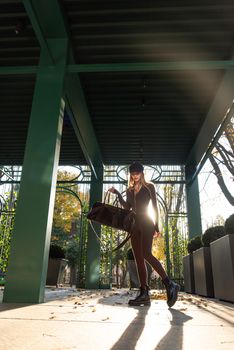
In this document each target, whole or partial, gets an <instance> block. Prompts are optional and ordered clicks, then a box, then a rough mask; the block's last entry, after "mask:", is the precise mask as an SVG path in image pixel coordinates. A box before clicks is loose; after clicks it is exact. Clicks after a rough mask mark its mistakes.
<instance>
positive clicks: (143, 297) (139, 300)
mask: <svg viewBox="0 0 234 350" xmlns="http://www.w3.org/2000/svg"><path fill="white" fill-rule="evenodd" d="M128 305H129V306H140V305H150V297H149V287H148V286H147V287H141V288H140V294H139V295H138V296H137V297H136V298H135V299H130V300H129V302H128Z"/></svg>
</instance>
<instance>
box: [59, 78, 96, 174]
mask: <svg viewBox="0 0 234 350" xmlns="http://www.w3.org/2000/svg"><path fill="white" fill-rule="evenodd" d="M65 91H66V95H65V101H66V110H67V112H68V114H69V117H70V120H71V122H72V125H73V128H74V131H75V133H76V136H77V138H78V140H79V144H80V146H81V148H82V151H83V153H84V156H85V158H86V161H87V163H88V164H89V165H90V167H91V169H92V172H93V174H94V176H95V178H96V179H97V178H98V177H99V171H98V169H100V168H102V167H103V162H102V157H101V151H100V149H99V145H98V142H97V139H96V135H95V131H94V129H93V125H92V122H91V120H90V116H89V112H88V108H87V105H86V101H85V97H84V95H83V91H82V87H81V84H80V80H79V77H78V75H68V76H67V78H66V82H65Z"/></svg>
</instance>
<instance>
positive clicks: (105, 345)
mask: <svg viewBox="0 0 234 350" xmlns="http://www.w3.org/2000/svg"><path fill="white" fill-rule="evenodd" d="M2 292H3V291H0V301H1V293H2ZM151 295H152V303H151V306H150V307H146V306H143V307H135V308H132V307H128V305H127V301H128V299H129V297H130V296H134V292H133V291H130V292H129V291H128V290H127V289H121V290H117V289H115V290H111V291H109V290H95V291H83V290H76V289H72V288H67V289H62V288H60V289H46V302H45V303H43V304H37V305H26V304H2V303H0V311H1V313H0V350H6V349H7V350H32V349H33V350H42V349H43V350H66V349H79V350H132V349H137V350H156V349H157V350H180V349H185V350H195V349H196V350H203V349H204V350H233V349H234V328H233V326H234V305H233V304H231V303H226V302H220V301H218V300H215V299H206V298H202V297H199V296H192V295H188V294H185V293H180V296H179V300H178V302H177V303H176V304H175V306H174V307H173V308H171V309H168V307H167V304H166V302H165V300H164V299H165V296H164V294H163V293H159V292H156V291H151Z"/></svg>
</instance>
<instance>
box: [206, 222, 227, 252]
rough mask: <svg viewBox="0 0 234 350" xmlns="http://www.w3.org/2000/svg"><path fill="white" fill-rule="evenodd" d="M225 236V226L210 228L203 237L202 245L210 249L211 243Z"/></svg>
mask: <svg viewBox="0 0 234 350" xmlns="http://www.w3.org/2000/svg"><path fill="white" fill-rule="evenodd" d="M223 236H225V230H224V226H214V227H210V228H208V229H207V230H206V231H205V232H204V234H203V235H202V244H203V246H204V247H209V246H210V243H211V242H214V241H216V240H217V239H219V238H221V237H223Z"/></svg>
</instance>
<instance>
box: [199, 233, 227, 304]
mask: <svg viewBox="0 0 234 350" xmlns="http://www.w3.org/2000/svg"><path fill="white" fill-rule="evenodd" d="M222 234H223V229H222V228H221V227H220V226H217V227H212V228H209V229H208V230H206V231H205V233H204V234H203V236H202V237H201V247H200V248H199V249H197V250H195V251H194V252H193V266H194V282H195V292H196V294H199V295H203V296H206V297H213V296H214V285H213V275H212V265H211V257H210V247H209V246H210V242H211V241H212V240H214V239H217V237H218V236H221V235H222Z"/></svg>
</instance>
